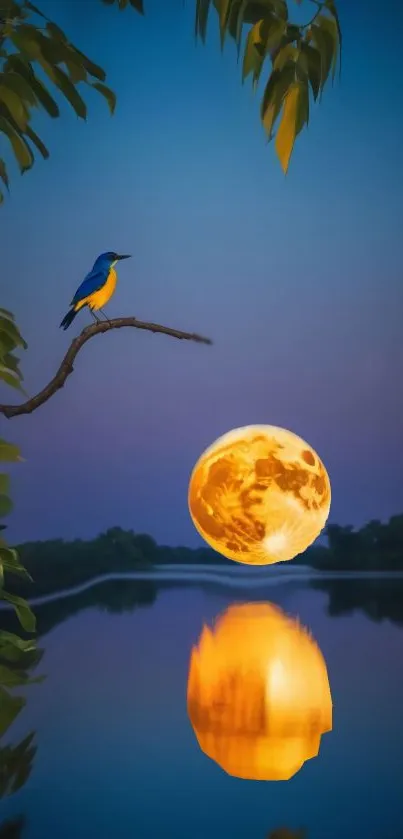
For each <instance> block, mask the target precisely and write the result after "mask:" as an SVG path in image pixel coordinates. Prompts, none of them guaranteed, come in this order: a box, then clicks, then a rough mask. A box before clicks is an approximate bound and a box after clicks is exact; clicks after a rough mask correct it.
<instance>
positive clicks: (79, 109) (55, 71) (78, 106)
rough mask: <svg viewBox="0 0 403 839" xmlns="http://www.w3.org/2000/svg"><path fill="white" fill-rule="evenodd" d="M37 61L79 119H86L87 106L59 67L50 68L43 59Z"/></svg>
mask: <svg viewBox="0 0 403 839" xmlns="http://www.w3.org/2000/svg"><path fill="white" fill-rule="evenodd" d="M38 60H39V63H40V65H41V67H42V68H43V70H44V71H45V73H46V74H47V75H48V76H49V78H50V79H51V81H52V82H53V83H54V84H55V85H56V86H57V87H58V88H59V90H60V91H61V93H63V96H64V97H65V98H66V99H67V101H68V102H69V103H70V105H71V107H72V108H73V109H74V111H75V112H76V114H77V116H78V117H80V119H86V116H87V106H86V104H85V102H84V100H83V99H82V97H81V96H80V94H79V93H78V91H77V90H76V88H75V87H74V85H73V84H72V83H71V81H70V79H69V77H68V75H67V74H66V73H65V72H64V71H63V70H61V69H60V67H52V66H51V65H50V64H49V63H48V62H47V61H46V60H45V59H43V58H41V59H38Z"/></svg>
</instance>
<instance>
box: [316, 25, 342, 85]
mask: <svg viewBox="0 0 403 839" xmlns="http://www.w3.org/2000/svg"><path fill="white" fill-rule="evenodd" d="M317 22H318V24H319V25H320V27H321V29H322V31H323V32H327V33H328V34H329V36H330V38H331V40H332V53H333V57H332V62H331V67H332V76H333V79H334V78H335V75H336V70H337V61H338V58H339V51H340V40H339V29H338V26H337V23H336V21H335V19H334V18H330V17H325V16H324V15H319V17H318V18H317ZM329 44H330V41H329ZM329 50H330V46H329Z"/></svg>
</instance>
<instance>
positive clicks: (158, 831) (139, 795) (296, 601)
mask: <svg viewBox="0 0 403 839" xmlns="http://www.w3.org/2000/svg"><path fill="white" fill-rule="evenodd" d="M221 571H222V569H221ZM246 602H260V603H272V604H276V605H278V606H279V607H280V608H281V609H282V610H284V612H286V613H287V614H288V615H290V616H292V617H298V618H299V619H300V621H301V623H302V624H303V625H305V626H306V627H307V628H308V629H309V630H310V632H311V633H312V635H313V637H314V639H315V640H316V642H317V644H318V645H319V647H320V650H321V651H322V654H323V656H324V658H325V661H326V665H327V670H328V675H329V681H330V687H331V692H332V699H333V730H332V731H331V732H328V733H326V734H324V735H323V737H322V740H321V747H320V752H319V755H318V757H316V758H313V759H312V760H308V761H307V762H306V763H305V764H304V765H303V767H302V769H301V770H300V771H299V772H298V773H297V774H296V775H295V776H294V777H293V778H292V779H291V780H289V781H285V782H281V781H277V782H269V781H253V780H240V779H239V778H235V777H231V776H229V775H227V774H226V773H225V772H224V771H223V770H222V769H221V768H220V767H219V766H218V765H217V764H216V763H214V762H213V760H211V759H210V758H208V757H207V756H206V755H205V754H204V753H203V752H202V751H201V749H200V747H199V745H198V742H197V740H196V737H195V735H194V732H193V729H192V727H191V725H190V722H189V719H188V715H187V707H186V692H187V677H188V668H189V659H190V655H191V650H192V647H193V645H194V644H196V643H197V641H198V638H199V636H200V633H201V630H202V627H203V625H204V624H211V623H212V622H213V621H214V620H215V618H216V617H217V616H218V615H219V614H222V613H223V612H224V611H225V610H226V609H227V608H228V607H229V606H231V605H232V604H234V603H246ZM36 612H37V617H38V631H39V635H40V639H39V641H40V646H41V647H42V648H43V649H44V651H45V652H44V657H43V660H42V662H41V664H40V668H39V669H40V672H43V673H45V674H46V677H47V678H46V680H45V681H44V682H43V683H41V684H38V685H33V686H31V687H30V688H29V689H28V691H27V696H28V703H27V706H26V708H25V709H24V710H23V712H22V713H21V714H20V716H19V718H18V719H17V721H16V722H15V723H14V726H13V727H12V728H11V729H10V731H9V733H8V735H7V737H8V739H9V740H10V741H11V742H13V743H17V742H18V739H19V738H22V737H23V736H25V735H26V734H27V733H28V732H29V731H31V730H35V731H36V743H37V747H38V748H37V753H36V756H35V759H34V763H33V768H32V772H31V775H30V777H29V778H28V780H27V782H26V784H25V785H24V786H23V787H22V789H21V790H20V791H19V792H17V793H16V794H14V795H12V796H10V797H8V798H5V799H2V800H1V802H0V822H1V821H2V820H5V819H7V820H12V819H14V818H17V817H20V816H21V817H24V818H25V826H24V828H23V830H22V832H21V833H18V832H14V833H12V832H9V833H7V834H5V835H6V836H7V837H10V839H11V837H12V839H14V837H17V836H18V837H19V836H21V839H54V837H55V839H56V837H57V839H73V837H74V839H87V837H96V839H111V837H113V839H150V837H151V839H154V837H155V839H162V837H163V839H171V837H172V839H266V837H267V836H268V835H269V834H270V832H271V831H274V830H275V829H277V828H279V827H288V828H289V829H290V830H297V829H298V828H305V829H306V831H307V834H306V835H307V839H350V837H351V839H355V837H360V838H361V837H363V839H380V837H382V839H402V837H403V807H402V782H403V585H402V580H400V581H399V580H397V579H396V580H392V581H391V580H390V579H376V580H373V579H372V580H370V581H368V580H357V579H351V580H350V579H335V580H322V579H319V578H318V577H316V578H314V579H311V580H310V579H308V578H305V577H304V575H303V574H302V575H300V576H298V575H295V576H294V577H293V576H292V575H291V576H290V577H288V576H287V577H285V578H284V580H280V581H279V580H277V581H276V585H274V584H273V585H272V584H270V582H264V581H263V580H261V581H260V584H259V586H249V585H248V584H247V583H246V582H242V581H241V582H240V583H238V585H233V584H231V583H230V582H229V581H228V579H224V580H223V581H222V582H221V581H220V577H219V572H217V579H213V580H210V581H209V580H205V579H204V580H200V581H199V582H197V581H194V580H192V581H190V580H189V578H188V577H187V578H185V579H175V580H172V579H171V580H169V581H167V580H165V581H163V580H159V579H155V577H154V578H153V577H148V578H147V579H126V580H106V581H104V582H102V583H101V584H99V585H95V586H91V587H88V588H87V589H85V590H84V591H79V592H76V593H75V594H72V595H70V596H68V597H64V598H62V599H59V600H58V599H53V600H51V601H50V602H45V603H43V604H42V605H38V606H37V608H36ZM3 615H4V613H3ZM0 835H1V834H0Z"/></svg>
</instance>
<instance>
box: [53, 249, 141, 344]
mask: <svg viewBox="0 0 403 839" xmlns="http://www.w3.org/2000/svg"><path fill="white" fill-rule="evenodd" d="M129 257H130V254H127V253H126V254H118V253H114V251H107V252H106V253H101V255H100V256H98V257H97V259H96V260H95V262H94V265H93V267H92V270H91V271H90V272H89V274H87V276H86V277H85V279H84V280H83V282H82V283H81V285H80V287H79V288H78V289H77V291H76V293H75V295H74V297H73V299H72V301H71V303H70V306H71V308H70V309H69V311H68V312H67V314H66V315H65V316H64V318H63V320H62V322H61V324H60V326H61V328H62V329H68V327H69V326H70V324H71V323H72V322H73V320H74V318H75V316H76V315H77V313H78V312H79V311H80V309H82V308H83V307H84V306H88V308H89V310H90V312H91V314H92V315H93V317H94V318H95V320H99V318H97V316H96V315H95V314H94V312H95V311H101V312H102V314H103V315H104V317H106V315H105V313H104V312H103V311H102V309H103V306H105V305H106V303H108V302H109V300H110V299H111V297H112V295H113V293H114V291H115V288H116V283H117V274H116V271H115V268H114V266H115V265H116V263H117V262H119V260H120V259H129Z"/></svg>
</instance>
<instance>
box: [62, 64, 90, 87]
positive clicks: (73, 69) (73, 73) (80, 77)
mask: <svg viewBox="0 0 403 839" xmlns="http://www.w3.org/2000/svg"><path fill="white" fill-rule="evenodd" d="M65 63H66V67H67V69H68V71H69V79H70V81H71V82H72V83H73V84H75V85H76V84H79V82H85V81H87V71H86V69H85V67H83V65H82V64H80V63H79V62H78V61H74V60H73V59H72V58H68V59H66V62H65Z"/></svg>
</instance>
